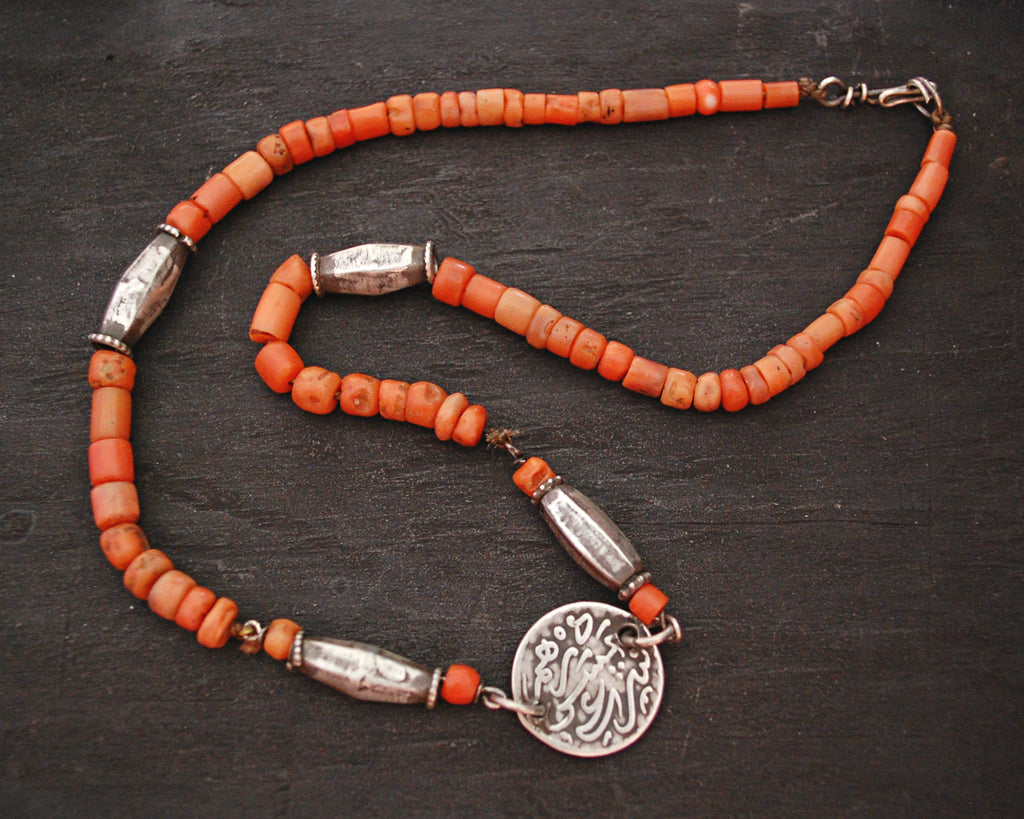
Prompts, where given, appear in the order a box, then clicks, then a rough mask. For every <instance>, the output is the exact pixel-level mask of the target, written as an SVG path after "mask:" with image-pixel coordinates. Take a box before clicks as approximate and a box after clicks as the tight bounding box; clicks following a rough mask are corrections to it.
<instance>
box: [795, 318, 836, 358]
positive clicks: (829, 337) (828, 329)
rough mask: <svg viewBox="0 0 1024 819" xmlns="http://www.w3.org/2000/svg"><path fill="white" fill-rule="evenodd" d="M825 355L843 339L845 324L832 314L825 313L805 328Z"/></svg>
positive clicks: (805, 331)
mask: <svg viewBox="0 0 1024 819" xmlns="http://www.w3.org/2000/svg"><path fill="white" fill-rule="evenodd" d="M804 333H806V334H807V335H809V336H810V337H811V338H812V339H814V341H815V342H816V343H817V345H818V349H819V350H821V351H822V352H823V353H824V352H825V351H826V350H827V349H828V348H829V347H831V346H832V345H833V344H835V343H836V342H837V341H839V339H841V338H842V337H843V322H841V321H840V320H839V319H838V318H837V317H836V316H834V315H832V314H831V313H823V314H822V315H820V316H818V318H816V319H815V320H814V321H812V322H811V323H810V324H808V325H807V327H805V328H804Z"/></svg>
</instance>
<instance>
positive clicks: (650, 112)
mask: <svg viewBox="0 0 1024 819" xmlns="http://www.w3.org/2000/svg"><path fill="white" fill-rule="evenodd" d="M668 117H669V106H668V96H667V95H666V94H665V89H664V88H633V89H630V90H628V91H623V92H622V121H623V122H649V121H652V120H659V119H668Z"/></svg>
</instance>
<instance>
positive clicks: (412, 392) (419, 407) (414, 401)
mask: <svg viewBox="0 0 1024 819" xmlns="http://www.w3.org/2000/svg"><path fill="white" fill-rule="evenodd" d="M447 397H448V393H446V392H445V391H444V390H442V389H441V388H440V387H439V386H437V384H431V383H430V382H429V381H417V382H416V383H415V384H410V385H409V392H408V393H407V394H406V397H405V420H406V421H408V422H409V423H410V424H416V425H417V426H420V427H427V428H428V429H429V428H431V427H433V426H434V419H435V418H437V411H438V410H439V409H441V405H442V404H443V403H444V401H445V399H446V398H447Z"/></svg>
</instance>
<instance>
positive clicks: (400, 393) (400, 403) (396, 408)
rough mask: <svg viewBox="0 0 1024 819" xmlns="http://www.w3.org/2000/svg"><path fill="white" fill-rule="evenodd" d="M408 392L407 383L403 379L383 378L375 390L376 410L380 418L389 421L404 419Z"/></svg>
mask: <svg viewBox="0 0 1024 819" xmlns="http://www.w3.org/2000/svg"><path fill="white" fill-rule="evenodd" d="M408 394H409V385H408V384H407V383H406V382H404V381H393V380H391V379H385V380H383V381H381V382H380V388H379V389H378V390H377V404H378V408H377V411H378V412H379V413H380V415H381V417H382V418H387V419H388V420H389V421H404V420H405V401H406V397H407V396H408Z"/></svg>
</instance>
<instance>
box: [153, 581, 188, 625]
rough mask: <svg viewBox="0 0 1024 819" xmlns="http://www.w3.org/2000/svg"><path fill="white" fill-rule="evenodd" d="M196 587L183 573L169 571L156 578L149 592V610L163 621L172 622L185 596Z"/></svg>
mask: <svg viewBox="0 0 1024 819" xmlns="http://www.w3.org/2000/svg"><path fill="white" fill-rule="evenodd" d="M195 586H196V581H195V580H193V579H192V578H191V577H189V576H188V575H187V574H185V573H184V572H180V571H178V570H177V569H171V570H170V571H169V572H165V573H164V574H162V575H161V576H160V577H158V578H157V581H156V583H154V584H153V588H152V589H150V592H149V598H148V599H149V608H150V609H151V610H152V611H153V613H155V614H157V615H158V616H160V617H163V618H164V619H165V620H173V619H174V615H175V613H176V612H177V611H178V606H180V605H181V601H182V600H184V599H185V595H186V594H188V593H189V591H191V590H192V589H193V588H194V587H195Z"/></svg>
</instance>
